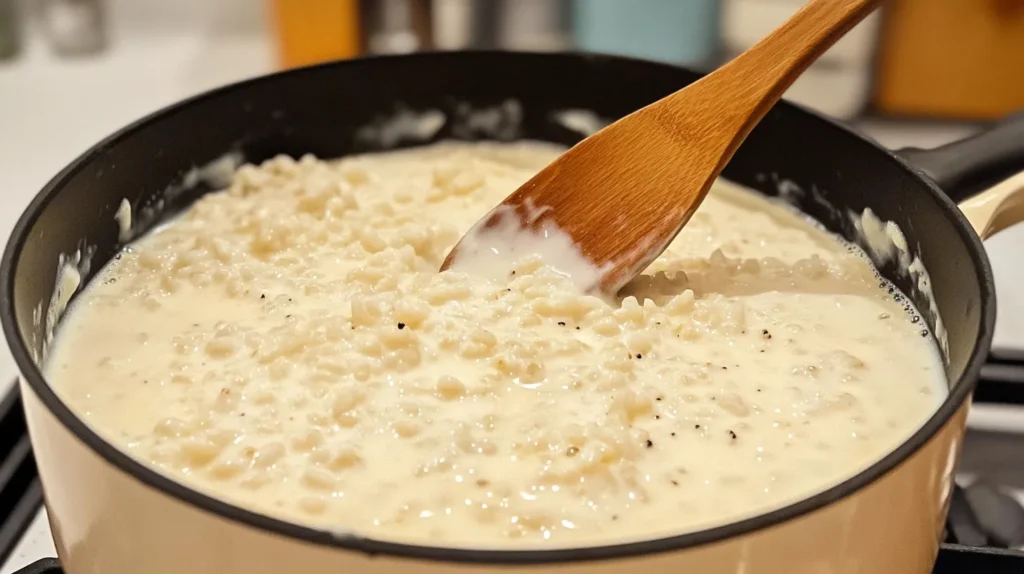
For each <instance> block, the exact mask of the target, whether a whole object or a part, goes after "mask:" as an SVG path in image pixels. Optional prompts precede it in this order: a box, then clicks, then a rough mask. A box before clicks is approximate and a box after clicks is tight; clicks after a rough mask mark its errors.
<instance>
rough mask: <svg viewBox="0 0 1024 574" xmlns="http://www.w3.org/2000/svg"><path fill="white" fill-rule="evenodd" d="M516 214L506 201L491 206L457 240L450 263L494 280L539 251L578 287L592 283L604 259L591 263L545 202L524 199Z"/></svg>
mask: <svg viewBox="0 0 1024 574" xmlns="http://www.w3.org/2000/svg"><path fill="white" fill-rule="evenodd" d="M523 210H524V213H523V214H520V213H519V212H518V211H517V210H516V209H515V208H514V207H512V206H510V205H506V204H502V205H499V206H498V207H496V208H494V209H493V210H492V211H491V213H490V214H488V215H487V217H485V218H483V219H481V220H480V221H478V222H477V223H476V225H474V226H473V227H472V228H471V229H470V230H469V232H468V233H466V235H465V237H463V239H462V241H461V242H460V243H459V246H458V249H457V250H456V254H455V257H454V259H453V260H452V265H451V269H452V270H454V271H459V272H463V273H472V274H475V275H477V276H480V277H485V278H487V279H492V280H496V281H505V280H507V279H508V277H510V276H512V275H515V272H516V266H517V263H518V262H520V261H521V260H522V259H523V258H524V257H528V256H540V258H541V260H542V261H543V262H544V264H545V265H546V266H547V267H548V268H550V269H551V270H552V271H555V272H556V273H558V274H560V275H563V276H565V277H567V278H569V279H570V280H571V281H572V282H573V284H574V285H575V286H576V289H577V290H579V292H580V293H587V292H589V291H591V290H592V289H593V288H594V287H596V286H597V285H598V284H599V282H600V280H601V276H602V275H603V273H604V272H605V271H606V268H607V265H605V266H597V265H594V264H593V263H592V262H591V261H590V260H589V259H587V257H586V256H585V255H584V254H583V252H582V251H581V250H580V248H579V246H578V245H576V243H575V242H574V241H573V240H572V237H570V236H569V234H568V233H566V232H565V231H563V230H562V229H561V228H559V227H558V224H556V223H555V222H554V221H553V220H552V219H551V218H550V217H547V218H545V217H544V215H545V214H546V213H548V212H549V211H550V210H551V208H550V207H547V206H545V207H539V208H538V207H536V206H534V205H533V202H532V201H530V200H527V203H526V204H525V205H524V206H523Z"/></svg>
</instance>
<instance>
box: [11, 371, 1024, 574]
mask: <svg viewBox="0 0 1024 574" xmlns="http://www.w3.org/2000/svg"><path fill="white" fill-rule="evenodd" d="M975 401H976V402H989V403H993V402H996V403H1009V404H1017V405H1022V404H1024V356H1021V357H1016V356H1014V357H1009V358H1007V357H1003V356H999V357H996V356H993V357H990V361H989V363H988V364H987V365H986V366H985V369H984V370H983V372H982V381H981V384H980V385H979V387H978V392H977V393H976V394H975ZM0 457H2V462H0V517H3V519H2V520H3V522H2V524H0V563H3V562H4V561H6V560H7V559H8V557H9V555H10V553H11V551H12V550H13V549H14V547H15V545H16V544H17V543H18V541H19V540H20V539H21V536H22V534H24V532H25V530H26V529H27V528H28V526H29V524H31V522H32V519H33V518H34V517H35V515H36V512H38V510H39V508H40V507H41V506H42V500H43V496H42V489H41V488H40V485H39V479H38V477H37V475H36V467H35V459H34V458H33V456H32V448H31V445H30V444H29V441H28V433H27V430H26V429H25V415H24V412H23V411H22V407H21V395H20V393H19V392H18V388H17V386H15V388H14V390H12V391H11V392H10V393H9V394H8V395H7V396H6V397H4V398H3V400H0ZM999 496H1002V498H998V497H999ZM993 500H995V501H996V502H994V503H993V502H992V501H993ZM993 508H995V510H996V511H995V512H993V511H992V510H993ZM946 531H947V539H946V544H943V545H942V548H941V550H940V551H939V557H938V560H937V561H936V564H935V570H934V571H933V574H1024V552H1021V551H1018V550H1010V549H1007V548H1005V547H1001V546H1005V545H1006V544H1007V542H1006V541H1007V540H1014V541H1017V542H1016V545H1021V544H1024V507H1021V506H1020V505H1019V504H1017V503H1016V502H1015V501H1014V500H1013V499H1011V498H1009V497H1007V496H1006V495H1000V494H999V493H998V491H997V489H995V488H993V487H992V486H991V485H987V484H980V485H975V486H972V487H969V488H967V489H962V488H960V487H957V491H956V492H955V493H954V496H953V502H952V505H951V509H950V519H949V523H948V526H947V529H946ZM14 574H63V570H61V567H60V563H59V562H57V560H56V559H54V558H45V559H42V560H39V561H37V562H34V563H32V564H30V565H28V566H26V567H24V568H22V569H21V570H18V571H17V572H15V573H14ZM140 574H142V573H140ZM893 574H895V573H893Z"/></svg>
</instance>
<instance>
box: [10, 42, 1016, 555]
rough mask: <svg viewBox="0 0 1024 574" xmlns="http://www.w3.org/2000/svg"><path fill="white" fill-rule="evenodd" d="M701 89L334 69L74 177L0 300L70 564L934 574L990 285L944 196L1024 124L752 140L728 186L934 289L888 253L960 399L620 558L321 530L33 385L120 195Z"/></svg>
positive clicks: (140, 199) (624, 109)
mask: <svg viewBox="0 0 1024 574" xmlns="http://www.w3.org/2000/svg"><path fill="white" fill-rule="evenodd" d="M698 77H699V75H698V74H696V73H694V72H691V71H688V70H685V69H682V68H677V67H672V66H668V65H662V64H655V63H650V62H644V61H638V60H631V59H624V58H615V57H598V56H590V55H579V54H560V55H552V54H512V53H501V52H482V53H448V54H422V55H412V56H401V57H384V58H368V59H361V60H353V61H346V62H338V63H333V64H328V65H323V66H317V67H312V68H305V69H300V70H296V71H290V72H285V73H280V74H275V75H271V76H267V77H262V78H258V79H255V80H251V81H247V82H242V83H239V84H234V85H231V86H227V87H224V88H221V89H218V90H214V91H212V92H208V93H206V94H203V95H200V96H198V97H195V98H192V99H189V100H187V101H185V102H182V103H179V104H177V105H174V106H171V107H169V108H166V109H164V110H162V111H160V112H157V113H156V114H154V115H152V116H149V117H147V118H145V119H143V120H141V121H138V122H136V123H135V124H132V125H131V126H128V127H127V128H125V129H123V130H121V131H119V132H117V133H115V134H114V135H112V136H110V137H109V138H107V139H106V140H104V141H102V142H100V143H99V144H97V145H96V146H95V147H93V148H92V149H90V150H88V151H87V152H85V153H84V154H83V155H82V156H81V157H79V158H78V159H76V160H75V161H74V162H72V163H71V165H69V166H68V167H67V168H65V169H64V170H63V171H62V172H61V173H59V174H58V175H57V176H56V177H55V178H54V179H53V180H52V181H50V182H49V183H48V184H47V185H46V187H45V188H44V189H43V190H42V192H41V193H40V194H39V195H38V196H37V197H36V198H35V200H34V201H33V202H32V204H31V205H30V206H29V208H28V210H27V211H26V212H25V214H24V215H23V216H22V217H21V219H20V221H19V222H18V224H17V226H16V228H15V230H14V234H13V236H12V237H11V240H10V242H9V244H8V246H7V250H6V253H5V254H4V258H3V264H2V277H3V281H2V288H0V299H2V307H0V315H2V321H3V327H4V331H5V333H6V335H7V340H8V342H9V344H10V347H11V349H12V351H13V354H14V357H15V359H16V360H17V363H18V366H19V368H20V370H21V390H22V393H23V395H24V404H25V409H26V414H27V417H28V423H29V430H30V433H31V437H32V444H33V447H34V449H35V455H36V460H37V462H38V466H39V471H40V476H41V478H42V483H43V487H44V490H45V494H46V504H47V509H48V511H49V518H50V524H51V526H52V529H53V533H54V536H55V539H56V544H57V549H58V553H59V555H60V559H61V562H62V564H63V566H64V569H65V571H66V572H68V573H69V574H182V573H189V574H280V573H283V572H294V573H296V574H298V573H303V574H338V573H340V572H358V573H367V574H369V573H382V574H383V573H388V574H395V573H402V574H421V573H423V574H425V573H435V572H499V571H500V572H519V571H524V572H525V571H529V572H536V573H539V572H550V573H555V572H557V573H559V574H571V573H580V574H583V573H586V574H600V573H611V572H616V573H619V572H627V573H632V572H646V573H650V574H654V573H656V572H664V573H672V574H676V573H679V572H695V573H696V572H699V573H736V574H739V573H743V574H803V573H807V574H810V573H815V574H821V573H830V574H847V573H851V574H852V573H861V574H880V573H886V574H888V573H893V574H896V573H900V574H917V573H920V574H923V573H926V572H930V570H931V565H932V563H933V561H934V559H935V556H936V553H937V550H938V545H939V542H940V540H939V538H940V536H941V532H942V529H943V522H944V520H945V516H946V511H947V508H948V504H949V494H950V487H951V484H952V476H953V468H954V466H955V464H956V461H957V456H958V453H959V448H960V442H961V438H962V436H963V432H964V420H965V415H966V413H967V408H968V405H969V399H970V396H971V392H972V390H973V387H974V385H975V383H976V381H977V379H978V373H979V370H980V368H981V365H982V363H983V362H984V360H985V357H986V354H987V352H988V350H989V345H990V343H991V340H992V330H993V325H994V320H995V299H994V286H993V280H992V271H991V269H990V267H989V264H988V261H987V259H986V257H985V253H984V251H983V249H982V243H981V240H980V239H979V237H978V233H976V232H975V231H974V230H973V229H972V228H971V225H970V224H969V222H968V219H967V218H966V217H965V216H964V214H963V213H961V211H960V210H958V209H957V205H956V203H955V202H956V201H962V200H964V199H966V198H967V196H968V195H970V194H972V193H974V192H975V191H977V190H978V189H980V188H981V187H985V186H987V185H988V184H991V183H993V182H995V181H997V180H999V179H1002V178H1005V177H1007V176H1008V175H1010V174H1011V173H1012V172H1014V171H1015V170H1021V169H1024V120H1022V119H1017V121H1013V120H1010V121H1008V122H1006V123H1004V124H1002V125H1001V126H999V127H997V128H995V129H994V130H992V131H990V132H988V133H985V134H983V135H981V136H978V137H975V138H972V139H971V140H968V141H965V142H960V143H957V144H953V145H951V146H947V147H945V148H942V149H940V150H937V151H928V152H925V151H921V150H909V151H906V152H903V155H902V157H901V155H900V154H896V153H893V152H890V151H888V150H886V149H884V148H882V147H880V146H879V145H877V144H876V143H874V142H872V141H869V140H867V139H865V138H864V137H862V136H860V135H858V134H856V133H855V132H853V131H851V130H849V129H847V128H845V127H843V126H841V125H839V124H836V123H834V122H832V121H830V120H828V119H825V118H823V117H820V116H818V115H815V114H813V113H811V112H808V111H805V110H803V109H800V108H798V107H795V106H793V105H789V104H785V103H782V104H779V105H777V106H775V107H774V109H772V110H771V111H770V112H769V113H768V115H767V116H766V117H765V119H764V120H763V121H762V122H761V124H760V125H759V126H758V127H757V128H756V129H755V130H754V131H753V133H751V134H750V137H749V138H748V139H747V141H746V143H745V144H744V145H743V146H742V147H741V149H740V150H739V152H738V153H737V154H736V156H735V158H734V159H733V160H732V162H731V163H730V164H729V166H728V168H727V169H726V170H725V176H726V177H728V178H729V179H731V180H733V181H736V182H738V183H740V184H743V185H746V186H749V187H751V188H754V189H756V190H758V191H760V192H762V193H764V194H767V195H772V196H775V195H779V194H780V190H781V191H782V192H783V195H784V196H785V197H786V198H787V199H788V200H790V201H792V202H793V203H795V204H796V205H797V206H798V207H799V208H800V209H802V210H803V211H804V212H806V213H807V214H808V215H810V216H812V217H814V218H815V219H817V220H818V221H820V222H821V223H822V224H824V225H825V226H826V227H828V228H829V229H830V230H832V231H833V232H835V233H837V234H839V235H842V236H843V237H845V238H846V239H849V240H851V241H858V240H859V239H862V238H860V237H859V236H858V233H857V230H856V225H855V223H854V222H855V220H856V217H851V216H850V214H859V213H862V212H863V210H864V209H865V208H870V209H871V210H872V211H873V212H874V213H875V214H877V216H878V217H879V218H880V219H881V220H882V221H892V222H894V223H895V224H897V225H898V226H899V228H900V229H901V230H902V231H903V233H904V234H905V236H906V238H907V244H908V246H909V250H910V252H909V253H908V254H907V255H908V256H911V257H919V258H920V260H921V261H923V263H924V266H925V268H926V269H927V271H928V273H929V274H930V278H931V285H930V290H929V289H927V288H924V289H922V288H920V287H921V286H922V282H921V281H920V277H919V276H917V275H915V274H914V273H910V272H908V270H907V269H906V268H904V267H903V266H902V265H901V264H900V262H899V258H896V259H888V260H884V261H883V260H877V261H876V262H875V263H876V265H878V267H879V269H880V270H881V272H882V273H883V275H884V276H885V277H886V278H888V279H889V280H891V281H892V282H894V283H895V284H896V285H897V286H898V287H899V288H900V289H901V290H902V291H903V292H904V293H906V294H907V295H908V296H909V297H910V299H911V300H912V301H913V302H914V303H915V305H916V306H917V308H918V309H919V310H920V311H921V312H922V315H923V317H924V318H925V320H926V321H927V322H928V324H929V326H930V327H932V328H933V329H934V328H935V325H936V311H937V314H938V316H941V320H942V322H943V324H944V326H945V341H946V343H947V344H946V351H945V357H944V359H945V368H946V375H947V377H948V380H949V381H950V393H949V397H948V399H947V400H946V401H945V402H944V404H942V406H941V407H940V408H939V409H938V411H937V412H936V413H935V415H934V416H933V417H932V418H931V419H929V420H928V421H927V423H926V424H925V425H924V426H923V428H921V429H920V430H919V431H918V432H916V433H915V434H914V435H913V436H912V437H911V438H910V439H909V440H907V441H906V442H905V443H903V444H902V445H901V446H900V447H899V448H897V449H896V450H895V451H894V452H892V453H891V454H889V455H888V456H886V457H885V458H884V459H882V460H880V461H878V462H877V463H876V464H874V465H872V466H871V467H870V468H868V469H866V470H864V471H863V472H861V473H860V474H857V475H856V476H853V477H851V478H849V479H848V480H846V481H844V482H842V483H841V484H838V485H835V486H832V487H830V488H828V489H827V490H824V491H823V492H821V493H820V494H817V495H815V496H812V497H810V498H807V499H805V500H801V501H798V502H795V503H793V504H791V505H788V506H786V507H784V508H780V509H778V510H776V511H773V512H769V513H767V514H763V515H760V516H755V517H753V518H750V519H747V520H742V521H739V522H735V523H732V524H727V525H724V526H720V527H716V528H711V529H708V530H703V531H700V532H694V533H691V534H683V535H679V536H674V537H669V538H662V539H658V540H647V541H642V542H635V543H628V544H617V545H606V546H598V547H587V548H577V549H571V550H560V549H550V550H510V551H509V550H502V551H491V550H466V549H451V548H444V547H426V546H410V545H403V544H393V543H389V542H384V541H379V540H371V539H366V538H362V537H358V536H347V535H340V534H338V533H332V532H326V531H318V530H312V529H309V528H305V527H302V526H298V525H295V524H290V523H286V522H282V521H280V520H277V519H275V518H270V517H267V516H261V515H259V514H255V513H253V512H250V511H247V510H245V509H242V508H238V507H235V506H232V505H230V504H227V503H225V502H222V501H220V500H217V499H215V498H211V497H210V496H207V495H204V494H200V493H199V492H196V491H194V490H191V489H189V488H187V487H185V486H182V485H180V484H178V483H176V482H174V481H173V480H171V479H169V478H167V477H165V476H163V475H161V474H158V473H157V472H155V471H153V470H151V469H150V468H148V467H147V466H145V465H143V464H140V463H139V462H137V461H136V460H134V459H132V458H130V457H129V456H127V455H126V454H124V453H123V452H120V451H119V450H117V448H115V447H114V446H112V445H111V444H109V443H108V442H106V441H105V440H104V439H102V438H101V437H100V436H98V435H97V434H96V433H95V432H93V431H92V430H91V429H90V428H89V427H88V426H87V425H85V424H84V423H83V422H82V420H81V419H79V418H78V417H77V416H76V415H75V414H74V413H73V412H72V411H71V410H70V409H69V408H68V407H67V406H66V405H65V403H64V402H63V401H62V400H61V398H60V396H59V395H58V394H57V393H55V392H54V391H53V389H51V388H50V387H49V386H48V385H47V382H46V379H45V378H44V377H43V375H42V372H41V370H40V361H39V357H41V356H44V352H45V339H46V336H45V335H46V333H45V332H44V331H45V323H46V321H45V320H44V315H45V309H47V308H48V307H47V306H48V304H49V302H50V299H51V296H52V294H53V292H54V287H55V285H54V283H55V279H56V276H57V271H58V261H59V260H60V259H61V256H62V255H64V256H68V255H70V254H73V253H75V252H76V251H77V252H83V253H85V254H86V255H87V260H88V262H89V263H91V265H90V266H89V267H90V269H84V268H83V269H82V270H83V271H85V279H86V280H88V279H89V278H90V277H91V276H92V274H93V273H95V271H96V270H98V269H99V268H100V267H102V265H103V264H104V263H105V262H107V261H109V260H110V259H111V258H112V257H113V256H114V255H115V254H116V253H117V252H118V250H120V249H121V248H123V247H124V245H123V242H122V239H123V236H121V238H119V229H118V226H117V224H116V223H115V220H114V215H115V213H116V211H117V209H118V206H119V204H120V202H121V200H122V198H126V199H128V201H129V202H130V203H131V204H132V205H133V206H135V207H136V211H139V210H140V208H142V211H146V209H145V208H147V207H149V208H162V212H163V213H169V212H171V211H173V210H174V209H175V208H180V207H181V206H183V205H186V204H187V203H188V202H189V201H191V200H194V199H195V198H196V197H198V195H200V194H202V193H204V192H206V191H209V188H210V186H209V185H204V182H208V178H206V179H204V178H203V177H198V176H197V174H199V176H201V175H202V174H204V173H206V172H204V171H203V170H199V171H196V170H195V169H194V168H197V167H200V166H204V165H209V164H210V162H211V161H214V160H216V159H217V158H222V157H224V154H225V153H231V154H234V155H233V156H229V157H243V158H244V159H245V160H246V161H249V162H259V161H261V160H264V159H267V158H270V157H272V156H274V155H276V154H279V153H286V154H290V155H292V156H295V157H299V156H301V155H302V154H306V153H312V154H316V155H318V156H320V157H326V158H330V157H337V156H342V155H345V154H350V153H353V152H365V151H376V150H382V149H391V148H394V147H399V146H408V145H416V144H423V143H427V142H430V141H435V140H439V139H445V138H459V139H481V138H491V139H506V140H507V139H520V138H528V139H537V140H546V141H551V142H558V143H563V144H572V143H574V142H576V141H578V140H579V139H580V138H581V137H582V135H583V134H584V133H586V132H587V131H588V130H589V129H592V127H587V126H585V125H583V124H587V123H588V121H589V120H588V118H589V119H590V120H594V119H595V118H609V119H614V118H618V117H621V116H623V115H625V114H627V113H629V112H631V111H633V110H635V109H636V108H639V107H641V106H644V105H646V104H648V103H650V102H652V101H654V100H656V99H658V98H660V97H662V96H665V95H667V94H669V93H670V92H673V91H675V90H677V89H679V88H681V87H682V86H684V85H686V84H688V83H690V82H693V81H694V80H696V79H697V78H698ZM590 123H594V122H593V121H590ZM908 160H909V162H908ZM1017 179H1018V180H1019V178H1017ZM1014 181H1017V180H1014ZM1018 184H1019V182H1018ZM1008 185H1010V184H1008ZM1021 187H1024V185H1022V186H1021ZM1021 203H1024V202H1022V201H1021V200H1020V198H1019V197H1018V198H1017V204H1016V206H1014V204H1013V202H1012V201H1010V202H1006V203H1005V205H1000V206H994V205H993V203H992V202H991V201H990V202H987V203H986V202H985V201H981V200H974V202H973V204H972V212H973V213H981V210H983V209H986V208H991V207H1002V208H1004V209H1003V212H1002V214H1001V216H1000V217H1001V218H1002V219H1001V221H997V222H996V223H997V224H996V225H994V226H991V228H990V229H987V230H986V231H984V232H985V233H987V232H989V231H991V230H992V229H995V228H998V227H1000V226H1003V225H1005V224H1007V223H1009V222H1012V221H1013V220H1015V219H1020V218H1022V217H1024V213H1022V210H1021V209H1020V204H1021ZM1014 208H1016V211H1014ZM150 211H152V209H151V210H150ZM983 217H984V216H983ZM997 219H999V218H997ZM156 221H157V219H155V218H149V219H146V220H144V221H143V222H142V223H141V226H137V227H136V228H135V229H133V231H134V232H135V234H136V235H137V234H138V233H141V232H144V231H145V228H146V227H148V226H152V225H153V224H154V223H156ZM84 262H85V261H84V260H83V262H82V263H84ZM899 383H900V381H892V384H899Z"/></svg>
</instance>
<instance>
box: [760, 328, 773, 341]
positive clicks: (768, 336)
mask: <svg viewBox="0 0 1024 574" xmlns="http://www.w3.org/2000/svg"><path fill="white" fill-rule="evenodd" d="M761 337H763V338H765V339H771V338H772V334H771V333H769V332H768V329H761Z"/></svg>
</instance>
